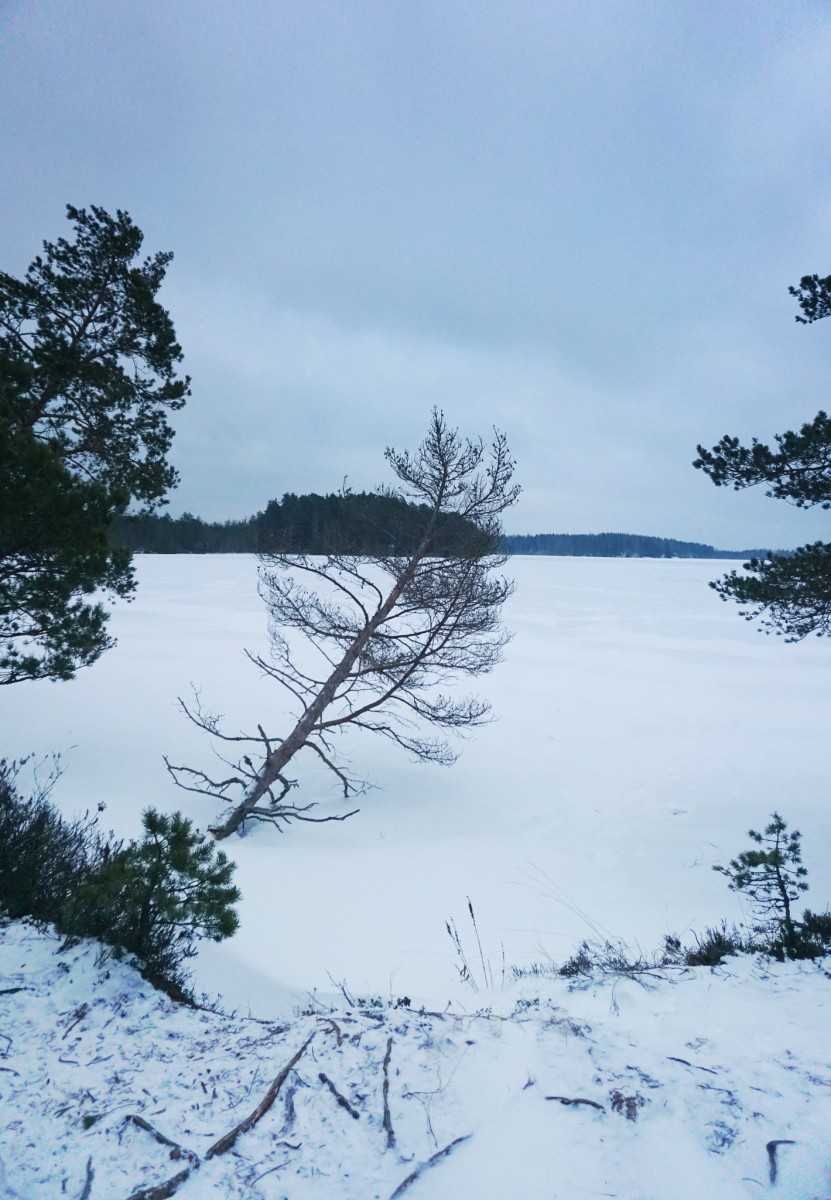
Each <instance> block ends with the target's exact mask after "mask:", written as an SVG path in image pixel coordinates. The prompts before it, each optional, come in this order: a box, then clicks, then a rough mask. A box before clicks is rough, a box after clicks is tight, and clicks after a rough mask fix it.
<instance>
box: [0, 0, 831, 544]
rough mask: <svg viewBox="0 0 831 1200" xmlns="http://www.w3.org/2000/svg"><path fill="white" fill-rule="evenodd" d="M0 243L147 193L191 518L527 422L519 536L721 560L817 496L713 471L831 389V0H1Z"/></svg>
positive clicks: (133, 205)
mask: <svg viewBox="0 0 831 1200" xmlns="http://www.w3.org/2000/svg"><path fill="white" fill-rule="evenodd" d="M0 32H1V33H2V48H0V92H2V97H1V99H2V113H3V119H2V122H1V123H0V154H1V155H2V178H3V193H2V194H3V211H2V222H0V266H2V268H3V269H5V270H7V271H11V272H12V273H15V274H16V273H20V272H22V271H23V270H24V269H25V267H26V265H27V264H28V262H29V261H30V260H31V258H33V257H34V255H35V254H36V253H37V252H38V251H39V249H40V243H41V241H42V240H43V239H44V238H49V239H50V240H51V239H54V238H56V237H58V236H61V235H62V234H65V233H67V232H68V230H69V225H68V224H67V222H66V220H65V218H64V216H63V213H64V208H65V205H66V203H67V202H69V203H72V204H75V205H78V206H85V205H90V204H100V205H103V206H104V207H105V208H107V209H109V210H111V211H114V210H115V209H116V208H124V209H127V211H128V212H130V214H131V215H132V216H133V218H134V220H135V221H136V222H137V224H138V225H139V226H140V227H141V228H142V229H143V230H144V233H145V248H146V250H147V251H148V252H153V251H156V250H173V252H174V254H175V259H174V262H173V263H172V265H171V267H170V270H169V274H168V280H167V282H166V284H165V288H164V292H163V296H162V299H163V301H164V303H165V304H166V306H167V307H168V308H169V310H170V312H171V315H172V317H173V319H174V323H175V325H176V330H177V334H178V336H179V340H180V341H181V343H182V346H183V349H184V351H185V366H186V369H187V371H188V372H189V373H190V374H191V375H192V377H193V398H192V400H191V401H190V403H189V404H188V406H187V408H186V409H185V410H184V411H183V413H182V414H181V415H180V417H179V418H178V419H177V422H176V424H177V429H178V433H177V438H176V442H175V449H174V455H173V457H174V461H175V463H176V465H177V467H178V469H179V471H180V473H181V483H180V486H179V488H178V491H177V492H175V493H174V494H173V496H172V498H171V506H170V511H171V512H172V513H173V514H178V513H181V512H182V511H184V510H186V509H187V510H190V511H191V512H195V513H198V514H200V515H202V516H204V517H206V518H211V519H220V518H226V517H239V516H246V515H249V514H251V513H253V512H255V511H257V510H259V509H261V508H263V507H264V506H265V504H266V503H267V501H268V500H269V499H270V498H272V497H279V496H281V495H282V494H283V493H284V492H287V491H293V492H304V491H318V492H327V491H332V490H336V489H337V488H338V487H339V486H340V485H341V483H342V481H343V478H344V476H348V477H349V483H350V485H351V486H352V487H353V488H355V489H356V490H360V489H362V488H368V487H372V486H375V485H376V484H378V483H381V482H384V481H385V480H386V478H387V476H386V474H385V464H384V461H383V449H384V447H385V446H386V445H394V446H396V447H397V448H402V449H403V448H406V447H411V446H414V445H415V444H417V443H418V442H419V441H420V440H421V437H422V435H423V433H424V431H425V427H426V422H427V418H428V415H429V411H430V408H431V406H432V405H438V406H440V407H441V408H443V409H444V410H445V412H446V414H447V416H448V418H449V419H450V421H451V422H452V423H453V424H456V425H458V426H459V427H460V428H461V430H462V431H463V432H464V433H465V434H468V435H477V434H482V435H484V436H487V435H488V434H489V432H490V430H491V429H492V427H493V426H494V425H496V426H498V427H499V428H501V429H504V430H505V431H506V433H507V434H508V437H509V441H510V444H511V447H512V449H513V451H514V454H515V456H516V458H517V461H518V476H519V479H520V481H521V482H522V484H523V487H524V494H523V497H522V499H521V501H520V503H519V505H518V506H517V508H516V509H514V510H513V511H512V512H511V513H509V514H508V518H507V520H506V522H505V524H506V527H507V528H508V529H509V530H510V531H513V532H552V531H556V532H587V533H588V532H600V531H606V530H612V531H625V532H633V533H648V534H657V535H659V536H665V537H679V538H687V539H693V540H697V541H705V542H712V543H715V544H716V545H719V546H722V547H729V548H743V547H746V546H776V547H779V546H792V545H796V544H798V543H802V542H805V541H808V540H813V539H815V538H818V537H826V538H827V536H828V523H829V522H828V517H827V515H823V514H821V513H819V512H811V513H803V512H799V511H797V510H794V509H792V508H789V507H788V506H787V505H785V504H784V503H783V502H781V501H779V502H776V501H772V500H766V499H765V498H764V497H763V496H762V495H761V494H760V493H758V492H752V493H751V492H745V493H740V494H737V493H733V492H728V491H725V490H723V489H716V488H714V487H713V486H712V484H711V483H710V482H709V480H708V479H707V478H706V477H705V476H703V475H702V474H701V472H698V471H694V470H692V468H691V466H690V463H691V460H692V459H693V458H694V457H695V447H696V444H697V443H698V442H703V443H704V444H706V445H708V446H711V445H713V444H714V443H715V442H716V441H717V440H718V439H719V438H720V437H721V436H722V434H724V433H735V434H738V435H740V436H741V437H742V438H743V439H749V438H750V437H752V436H754V435H756V436H758V437H760V438H761V439H763V440H769V439H770V438H771V437H772V436H773V435H774V434H775V433H777V432H781V431H783V430H784V429H788V428H792V427H794V426H795V425H798V424H801V423H802V422H803V421H806V420H809V419H810V418H812V417H813V416H814V415H815V414H816V412H817V411H818V409H819V408H821V407H828V405H829V404H830V403H831V400H829V398H828V390H829V383H830V382H831V321H827V322H823V323H820V324H818V325H815V326H810V327H807V328H806V327H804V326H801V325H797V324H796V323H795V321H794V319H793V318H794V313H795V311H796V308H795V303H794V301H793V300H792V298H791V297H789V296H788V292H787V287H788V284H791V283H796V282H798V280H799V278H800V276H801V275H803V274H805V273H808V272H814V271H817V272H819V273H820V274H827V273H828V272H829V271H831V121H829V113H831V5H829V4H828V3H827V0H789V2H788V3H787V4H784V3H782V2H781V0H720V2H716V0H652V2H639V0H544V2H543V0H539V2H537V0H513V2H511V3H509V2H508V0H442V2H441V3H439V2H438V0H372V2H370V0H337V2H336V0H330V2H325V0H245V3H235V4H232V3H230V0H141V3H130V4H128V3H126V0H4V2H3V3H2V5H0Z"/></svg>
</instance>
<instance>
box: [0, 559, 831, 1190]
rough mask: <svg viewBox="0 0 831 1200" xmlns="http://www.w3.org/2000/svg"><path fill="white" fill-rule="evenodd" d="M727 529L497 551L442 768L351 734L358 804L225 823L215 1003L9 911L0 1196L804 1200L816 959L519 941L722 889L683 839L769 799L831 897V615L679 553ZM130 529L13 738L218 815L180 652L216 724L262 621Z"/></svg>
mask: <svg viewBox="0 0 831 1200" xmlns="http://www.w3.org/2000/svg"><path fill="white" fill-rule="evenodd" d="M728 566H729V564H723V563H712V562H695V561H680V560H679V561H648V560H622V559H620V560H591V559H559V558H556V559H523V558H520V559H515V560H513V561H512V562H511V564H510V569H511V571H512V573H513V574H514V575H515V577H516V579H517V583H518V587H517V591H516V594H515V595H514V597H513V598H512V599H511V600H510V602H509V604H508V606H507V611H506V617H507V621H508V624H509V625H510V626H511V628H513V629H514V630H515V631H516V637H515V639H514V641H513V642H512V644H511V645H510V646H509V647H508V650H507V653H506V660H505V662H504V664H502V666H501V667H500V668H499V669H497V671H496V672H495V673H494V674H493V675H492V676H490V677H488V678H487V679H485V680H483V681H481V682H482V684H483V688H482V689H481V690H486V692H487V695H488V696H489V697H490V698H491V699H492V701H493V704H494V709H495V711H496V712H497V713H498V714H499V719H498V720H496V721H494V722H493V723H492V724H491V725H489V726H487V727H486V728H484V729H482V730H480V731H478V732H477V733H476V734H475V736H473V737H472V738H471V739H470V740H469V741H468V742H467V743H466V744H465V745H464V751H463V755H462V757H461V759H460V760H459V762H458V763H457V764H456V765H455V766H454V767H453V768H451V769H449V770H448V769H441V768H438V767H433V766H417V765H413V764H411V763H409V762H407V761H406V758H405V757H403V756H402V755H401V754H400V753H396V752H395V750H394V748H392V747H387V746H386V745H385V744H384V743H379V742H378V741H373V740H372V739H369V738H363V739H356V740H355V741H354V742H350V743H348V744H347V745H346V746H345V747H344V748H345V749H346V750H348V752H349V754H350V756H351V759H352V765H353V769H354V770H356V771H360V772H363V773H364V774H365V775H366V776H367V778H368V780H369V782H370V783H371V784H372V785H373V786H372V787H371V788H370V789H369V790H368V791H367V793H366V794H365V795H364V796H363V797H362V798H361V801H360V807H361V811H360V813H359V814H358V815H357V816H355V817H353V818H352V819H351V820H349V821H347V822H344V823H331V824H327V825H323V826H319V827H315V826H303V825H300V826H296V827H294V828H292V829H290V830H289V831H288V832H287V833H285V834H283V835H280V834H279V833H277V832H276V831H275V830H273V829H267V828H263V827H255V828H254V830H253V831H252V832H251V833H250V834H249V835H248V836H246V837H245V838H234V839H231V840H230V841H228V842H226V843H224V845H225V846H226V848H227V849H228V850H229V851H230V853H231V854H232V856H233V857H234V858H235V859H236V860H237V861H238V863H239V872H238V881H239V883H240V886H241V888H242V891H243V893H244V900H243V903H242V906H241V918H242V925H241V929H240V931H239V933H238V934H237V935H236V936H235V938H234V939H233V940H232V941H230V942H226V943H223V944H221V945H219V946H213V945H212V946H209V947H207V948H206V949H203V951H202V952H201V954H200V956H199V959H198V960H197V961H196V973H195V987H196V990H197V991H204V992H208V993H210V994H212V995H216V994H217V993H220V994H221V995H222V997H223V1005H224V1006H225V1007H226V1009H227V1008H228V1007H234V1006H235V1007H237V1009H238V1010H239V1011H238V1013H237V1014H236V1015H234V1014H227V1013H226V1014H216V1013H212V1012H207V1011H199V1010H193V1009H188V1008H184V1007H182V1006H177V1005H174V1004H172V1003H171V1002H170V1001H169V1000H168V999H167V998H166V997H164V996H162V995H160V994H159V993H158V992H154V991H153V990H152V989H151V988H150V987H149V985H148V984H146V983H145V982H144V981H143V980H141V979H140V977H139V976H138V975H137V973H136V972H135V971H134V970H133V969H132V968H131V967H129V966H127V965H126V964H120V963H117V962H112V961H110V962H109V963H104V964H102V963H101V962H100V960H99V959H98V957H97V951H96V947H95V946H94V945H80V946H76V947H75V948H74V949H71V950H69V951H68V952H59V948H58V939H56V938H55V937H54V936H52V935H50V934H49V932H48V931H47V932H38V931H36V930H34V929H32V928H31V927H29V926H27V925H26V924H25V923H23V922H18V923H16V924H11V925H6V926H3V925H0V1200H39V1198H40V1197H47V1196H49V1197H51V1196H68V1197H70V1200H110V1197H114V1198H116V1200H127V1198H128V1197H129V1200H163V1197H167V1196H171V1195H173V1194H174V1192H175V1194H176V1195H177V1197H178V1196H181V1197H182V1198H183V1200H331V1198H337V1200H399V1198H400V1197H402V1196H405V1194H406V1200H504V1198H505V1197H506V1196H509V1195H510V1196H517V1197H522V1200H581V1198H583V1197H585V1198H588V1197H592V1198H600V1197H604V1198H605V1197H613V1198H617V1200H703V1198H704V1197H708V1198H709V1197H718V1198H719V1200H749V1198H752V1197H756V1196H764V1195H770V1196H771V1197H772V1200H776V1198H778V1200H828V1197H829V1196H831V1138H829V1135H828V1130H829V1128H831V1049H829V1046H831V1043H829V1037H828V1031H829V1028H830V1027H831V1025H830V1024H829V1014H830V1013H831V990H829V989H831V983H829V977H831V976H829V966H831V963H829V961H828V960H826V962H825V963H824V964H823V963H818V964H811V963H785V964H776V963H770V962H769V961H766V960H763V959H754V958H750V957H746V958H742V959H730V960H727V962H726V963H725V964H724V965H723V966H722V967H718V968H715V969H709V968H696V969H684V968H662V969H661V970H653V971H648V972H646V973H643V974H641V975H639V976H637V977H631V978H630V977H626V978H624V977H620V976H606V977H596V978H594V979H591V980H586V979H578V980H574V981H569V980H566V979H562V978H551V977H547V976H544V975H540V974H531V975H527V976H526V977H524V978H522V979H520V980H516V979H514V978H513V977H512V972H511V970H510V968H511V966H513V965H527V964H529V963H531V962H533V961H536V962H538V963H543V964H545V963H550V962H551V961H552V960H554V961H556V962H562V961H563V960H564V959H565V958H567V957H568V956H569V954H570V953H571V952H572V951H573V949H574V948H575V946H576V944H577V943H578V942H579V941H580V940H581V939H583V938H585V937H597V936H599V937H614V938H621V939H623V940H625V941H626V942H627V943H629V945H630V946H631V947H632V948H633V950H634V949H638V948H640V949H641V950H642V951H643V952H645V953H646V954H648V953H649V952H651V951H652V950H653V949H655V948H657V947H658V945H659V943H660V940H661V937H662V935H663V934H664V933H666V932H670V931H672V932H678V933H680V934H681V935H682V936H683V935H685V934H686V935H687V938H688V940H691V935H690V932H689V931H690V930H692V929H697V930H699V931H701V930H703V928H704V926H705V925H706V924H707V923H713V922H715V921H717V920H718V919H719V918H720V917H722V916H726V917H727V918H728V920H731V921H732V920H734V919H735V920H740V919H742V917H743V915H744V914H743V912H742V907H741V903H740V900H739V898H737V897H736V896H735V895H733V894H732V893H730V892H729V891H728V890H727V888H726V886H725V882H724V880H723V878H722V877H721V876H718V875H716V874H715V873H714V872H713V871H712V870H711V869H710V868H711V866H712V865H713V864H714V863H724V862H726V861H727V860H728V859H729V858H730V857H732V856H733V855H735V854H736V853H737V852H738V851H739V850H741V849H743V848H745V847H746V844H747V838H746V831H747V828H748V827H749V826H754V827H758V826H760V825H762V824H763V823H764V822H765V821H766V818H767V816H768V814H769V813H770V811H771V810H772V809H773V808H774V807H776V808H778V809H780V810H781V812H782V813H783V815H784V816H785V817H786V819H787V820H789V821H790V822H791V824H792V826H795V827H797V828H800V829H801V830H802V832H803V837H804V850H805V855H804V857H805V863H806V865H807V867H808V870H809V878H810V881H811V885H812V888H811V891H810V892H809V894H808V896H807V897H806V899H807V901H808V902H809V903H810V904H811V906H812V907H813V908H815V909H820V910H821V909H823V908H825V906H826V905H827V904H828V903H829V900H830V899H831V885H830V884H829V864H831V815H830V814H831V806H829V802H828V783H829V779H831V749H829V740H828V737H827V713H828V711H829V701H831V645H826V644H825V643H822V642H817V641H814V642H810V643H804V644H801V645H797V646H788V645H784V644H783V643H782V642H781V641H779V640H776V639H772V638H765V637H762V636H760V635H759V634H757V633H755V632H754V631H753V629H752V628H751V627H749V626H748V625H746V624H744V623H743V622H741V621H740V620H739V619H738V618H737V616H736V613H735V610H734V609H733V608H732V607H730V606H727V605H724V604H722V603H721V602H720V601H719V600H718V598H717V596H715V594H714V593H713V592H712V591H710V590H709V589H708V588H707V586H706V581H707V580H708V579H710V578H711V577H713V576H714V575H715V574H718V573H719V572H720V571H723V570H726V569H727V568H728ZM138 567H139V580H140V587H139V592H138V596H137V599H136V601H135V602H134V603H133V604H132V605H130V606H122V607H120V608H119V609H117V610H116V612H115V614H114V617H113V622H112V627H113V632H114V633H115V634H116V635H117V636H118V639H119V645H118V647H117V649H116V650H114V651H112V652H111V653H109V654H108V655H106V656H105V657H104V658H103V659H102V660H101V662H100V663H98V664H97V665H96V666H95V667H93V668H92V669H90V670H88V671H86V672H83V673H82V674H81V675H80V676H79V678H78V679H77V680H75V681H74V682H72V683H70V684H46V683H41V684H35V685H27V686H23V685H20V686H17V687H14V688H6V689H3V690H2V691H0V725H1V726H2V730H3V739H2V740H3V749H4V752H6V753H16V754H21V753H24V752H27V751H35V752H37V753H39V754H45V753H46V752H47V751H49V750H59V751H61V753H62V756H63V762H64V766H65V773H64V775H63V778H62V779H61V780H60V782H59V784H58V786H57V788H56V791H55V799H56V801H58V802H59V803H60V804H61V806H62V807H63V808H64V809H65V810H66V811H68V812H78V811H83V810H84V809H85V808H87V807H89V808H94V806H95V805H96V803H97V802H98V801H99V800H101V799H103V800H105V801H106V803H107V810H106V814H105V820H106V824H107V825H108V826H111V827H112V828H114V829H115V830H116V831H117V832H118V833H119V834H123V835H131V834H135V833H136V832H137V831H138V826H139V815H140V812H141V810H142V808H143V807H146V806H148V805H150V804H153V805H156V806H157V807H160V808H163V809H173V808H175V807H182V808H183V809H184V810H185V811H186V812H187V813H188V814H189V815H191V816H193V817H194V818H195V820H196V821H197V823H198V824H200V825H202V826H203V827H204V826H205V825H207V824H208V823H209V821H211V820H212V819H213V818H214V817H215V816H216V811H215V810H214V809H213V808H212V807H210V804H209V802H208V801H201V800H200V799H199V798H197V797H195V796H189V795H187V794H186V793H184V792H181V791H178V790H177V789H176V788H175V787H174V786H173V784H172V783H171V781H170V780H169V777H168V775H167V773H166V771H165V769H164V765H163V763H162V761H161V755H162V754H163V753H166V754H167V755H168V756H169V757H170V758H171V759H172V760H173V761H175V762H186V763H192V764H195V765H206V764H207V763H208V762H209V761H210V757H211V750H210V748H209V746H208V745H207V743H206V742H205V740H204V738H203V736H202V735H200V734H199V733H198V731H197V730H195V729H194V728H193V727H192V726H191V725H189V723H188V722H187V721H186V719H185V718H184V716H183V715H182V714H181V712H180V711H179V710H178V709H177V704H176V697H177V696H178V695H187V693H188V690H189V688H190V685H191V683H192V684H194V685H195V686H197V687H198V688H199V689H200V690H201V693H202V697H203V701H204V702H205V704H206V705H208V706H209V707H212V708H214V709H217V710H221V711H223V712H225V713H226V714H227V719H228V722H229V726H232V727H236V728H250V727H252V726H253V725H255V724H256V722H257V721H260V722H262V723H263V724H264V725H266V726H268V727H270V728H272V729H278V728H279V727H280V718H281V713H282V698H281V696H280V695H279V694H278V693H277V692H276V691H275V688H274V685H273V684H271V685H269V684H268V682H267V681H265V680H262V679H260V678H259V677H258V675H257V672H256V671H255V669H254V668H253V667H252V666H251V665H250V664H249V663H248V662H247V660H246V659H245V657H244V656H243V653H242V650H243V647H246V646H247V647H249V648H250V649H252V650H255V651H256V650H260V649H262V647H263V645H264V636H265V614H264V611H263V609H262V606H261V604H260V601H259V600H258V598H257V595H256V588H255V581H256V574H255V562H254V561H253V560H252V559H250V558H246V557H230V556H222V557H182V558H168V557H145V558H141V559H139V560H138ZM302 778H303V790H302V792H301V795H302V797H303V798H304V799H306V800H309V799H316V800H318V801H319V802H320V808H319V811H320V813H321V814H324V815H325V814H326V813H338V812H340V811H343V803H344V802H343V800H342V799H339V798H338V797H337V796H336V795H335V793H334V792H333V790H332V787H331V785H330V782H329V778H327V777H326V776H325V775H322V774H320V773H312V774H311V775H309V776H305V775H304V776H303V777H302ZM468 896H470V898H471V900H472V902H473V904H474V906H475V911H476V915H477V919H478V926H479V931H480V933H481V935H482V942H483V954H482V957H481V958H480V956H479V951H478V948H477V946H476V944H475V941H474V937H473V930H472V928H471V925H470V921H469V917H468V913H467V897H468ZM448 918H452V919H453V920H454V921H455V923H456V925H457V927H458V930H459V934H460V937H461V939H462V942H463V946H464V949H465V951H466V953H467V955H468V958H469V960H470V964H471V968H472V971H473V975H474V982H476V983H477V985H478V989H479V990H478V991H474V990H473V988H471V987H470V986H469V984H467V983H464V982H462V981H461V980H460V979H459V978H458V973H457V959H456V954H455V951H454V948H453V945H452V944H451V941H450V939H449V938H448V936H447V932H446V930H445V921H446V920H447V919H448ZM483 960H484V961H483ZM503 963H504V964H505V973H504V978H503ZM488 973H489V974H490V978H488V980H487V981H486V979H485V975H487V974H488ZM486 982H487V985H488V986H486ZM491 983H492V986H490V985H491ZM338 985H342V989H340V988H339V986H338ZM250 1013H253V1014H254V1015H255V1016H256V1017H257V1018H259V1019H258V1020H251V1019H249V1014H250ZM270 1101H273V1103H270ZM241 1123H242V1125H243V1128H242V1129H240V1128H239V1126H240V1124H241Z"/></svg>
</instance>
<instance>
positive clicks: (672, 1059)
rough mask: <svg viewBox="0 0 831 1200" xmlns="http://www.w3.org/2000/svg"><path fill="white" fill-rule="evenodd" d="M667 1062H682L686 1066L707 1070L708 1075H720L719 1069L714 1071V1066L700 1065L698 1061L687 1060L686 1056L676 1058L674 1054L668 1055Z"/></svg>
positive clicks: (697, 1069)
mask: <svg viewBox="0 0 831 1200" xmlns="http://www.w3.org/2000/svg"><path fill="white" fill-rule="evenodd" d="M667 1062H680V1063H683V1064H684V1066H685V1067H694V1068H695V1070H696V1071H706V1072H707V1073H708V1075H718V1071H714V1070H713V1068H712V1067H700V1066H699V1065H698V1063H691V1062H687V1060H686V1058H676V1057H675V1055H674V1054H668V1055H667Z"/></svg>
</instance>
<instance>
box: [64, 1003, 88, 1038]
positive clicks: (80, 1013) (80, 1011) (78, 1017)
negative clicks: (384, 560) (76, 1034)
mask: <svg viewBox="0 0 831 1200" xmlns="http://www.w3.org/2000/svg"><path fill="white" fill-rule="evenodd" d="M88 1013H89V1005H88V1004H82V1005H81V1006H80V1008H76V1009H75V1012H74V1013H73V1014H72V1016H73V1018H74V1019H73V1020H72V1021H70V1022H69V1024H68V1025H67V1027H66V1029H65V1030H64V1034H63V1037H62V1038H61V1041H62V1042H63V1041H66V1039H67V1038H68V1037H69V1035H70V1033H71V1032H72V1030H73V1029H74V1028H75V1026H76V1025H77V1024H78V1023H79V1022H80V1021H83V1019H84V1017H85V1016H87V1014H88Z"/></svg>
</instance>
